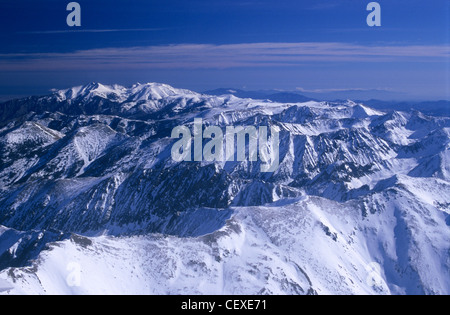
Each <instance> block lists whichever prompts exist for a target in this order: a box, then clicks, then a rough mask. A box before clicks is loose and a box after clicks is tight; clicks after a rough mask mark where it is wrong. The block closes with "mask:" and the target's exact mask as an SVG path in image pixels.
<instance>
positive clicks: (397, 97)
mask: <svg viewBox="0 0 450 315" xmlns="http://www.w3.org/2000/svg"><path fill="white" fill-rule="evenodd" d="M90 83H99V84H102V85H109V86H111V85H114V84H118V83H104V82H96V81H90V82H84V83H82V84H75V85H72V86H65V87H62V88H50V89H44V90H42V91H41V92H39V91H36V92H35V93H29V94H11V95H1V94H0V102H1V103H4V102H7V101H11V100H15V99H23V98H27V97H43V96H47V95H51V94H53V92H54V91H59V90H66V89H70V88H73V87H79V86H86V85H88V84H90ZM147 83H160V84H167V85H170V86H172V87H174V88H177V89H186V90H191V91H193V92H197V93H208V92H212V91H220V90H224V91H227V90H230V91H243V92H247V93H261V94H267V95H271V94H275V93H288V94H296V95H299V96H305V97H308V98H311V99H316V100H318V101H336V100H347V99H348V100H352V101H383V102H393V103H394V102H395V103H402V102H410V103H422V102H439V101H445V102H450V97H449V98H448V99H445V98H439V97H435V98H417V97H412V96H408V95H404V94H402V93H396V92H392V91H389V90H382V89H357V88H355V89H348V90H345V89H324V90H320V89H318V90H311V91H309V90H308V91H302V90H299V89H292V90H284V89H276V88H273V89H249V88H246V87H229V86H228V87H226V86H219V87H217V88H211V89H202V90H198V89H191V88H187V87H184V86H180V85H172V84H169V83H165V82H154V81H151V82H150V81H149V82H139V81H136V82H134V83H130V84H118V85H121V86H124V87H131V86H133V85H134V84H147ZM346 93H348V96H352V94H353V93H357V94H361V95H364V94H365V93H367V94H368V95H367V96H363V97H361V96H360V97H356V98H355V97H346V96H345V95H346ZM373 93H380V94H385V96H383V95H381V96H380V95H379V96H378V97H377V96H374V95H373ZM225 94H226V93H225ZM230 94H233V93H230ZM336 94H338V95H336ZM324 95H325V96H324ZM387 95H391V97H388V96H387Z"/></svg>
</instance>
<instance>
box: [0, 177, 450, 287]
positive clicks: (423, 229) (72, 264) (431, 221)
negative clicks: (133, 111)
mask: <svg viewBox="0 0 450 315" xmlns="http://www.w3.org/2000/svg"><path fill="white" fill-rule="evenodd" d="M402 181H403V182H404V183H405V184H400V185H397V186H395V187H393V188H392V189H390V190H388V191H387V192H383V193H377V194H373V195H371V196H368V197H366V198H364V199H363V200H360V201H358V202H356V201H351V202H347V203H344V204H342V203H338V202H334V201H329V200H326V199H324V198H320V197H303V198H300V199H293V200H286V201H285V202H284V204H275V205H269V206H260V207H244V208H235V209H233V210H234V211H235V212H234V215H233V216H232V218H231V219H230V220H228V221H227V223H226V225H225V226H224V227H223V228H221V229H219V230H218V231H216V232H213V233H211V234H208V235H205V236H199V237H194V238H183V237H175V236H164V235H160V234H153V235H147V236H134V237H119V238H115V237H107V236H101V237H94V238H84V237H80V236H76V235H73V236H72V237H71V239H68V240H66V241H63V242H58V243H54V244H51V245H50V247H51V249H50V250H49V251H44V252H42V253H41V255H40V256H39V259H38V260H36V261H35V262H34V264H33V266H32V267H28V268H12V269H9V270H5V271H4V272H2V273H1V274H0V279H2V280H4V281H6V282H7V283H9V287H13V288H14V289H12V290H5V291H4V293H8V294H22V293H27V294H424V293H425V294H448V293H449V292H450V280H449V279H450V275H449V267H450V265H449V256H448V245H449V242H450V239H449V233H448V225H447V224H446V222H445V221H446V218H448V215H449V213H448V212H445V211H441V210H438V209H437V208H436V207H434V206H433V205H431V204H429V203H427V202H426V200H421V199H418V198H416V196H414V195H412V194H411V193H409V192H408V191H406V190H405V188H404V185H411V186H414V187H427V184H426V183H424V182H423V181H422V180H411V179H407V178H403V179H402ZM406 181H407V182H406ZM441 184H444V183H441ZM444 185H446V184H444ZM447 188H448V187H447ZM418 189H419V188H418ZM420 193H421V196H423V197H422V199H426V198H427V196H428V197H431V196H432V195H433V192H432V191H428V190H427V189H426V188H425V190H421V191H420ZM442 198H443V199H445V200H443V201H445V202H449V201H450V200H449V197H448V196H445V197H442ZM368 203H373V204H377V209H376V211H375V212H373V213H366V212H365V211H366V209H365V208H364V205H365V204H368Z"/></svg>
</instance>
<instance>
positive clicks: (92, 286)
mask: <svg viewBox="0 0 450 315" xmlns="http://www.w3.org/2000/svg"><path fill="white" fill-rule="evenodd" d="M195 118H201V119H202V121H203V122H204V124H205V125H207V126H218V127H221V128H225V127H226V126H236V127H237V126H255V127H260V126H267V127H273V128H276V129H277V130H279V131H280V166H279V168H278V169H277V170H276V171H275V172H273V173H261V172H260V169H261V167H260V166H261V161H248V160H246V161H236V159H235V160H234V161H233V162H223V161H219V162H207V161H203V162H175V161H173V160H172V159H171V148H172V146H173V144H174V142H175V141H176V139H172V138H171V132H172V130H173V128H174V127H176V126H187V127H188V128H192V127H193V122H194V119H195ZM449 128H450V118H448V117H431V116H426V115H424V114H422V113H420V112H418V111H409V112H396V111H379V110H375V109H372V108H370V107H369V106H366V105H364V104H359V103H355V102H352V101H346V102H317V101H308V102H304V103H280V102H274V101H270V100H253V99H250V98H246V99H241V98H237V97H235V96H232V95H221V96H213V95H207V94H199V93H195V92H192V91H188V90H182V89H175V88H173V87H170V86H168V85H164V84H157V83H149V84H136V85H133V86H131V87H123V86H119V85H111V86H107V85H102V84H99V83H92V84H88V85H86V86H80V87H74V88H71V89H67V90H60V91H54V92H53V93H52V94H51V95H48V96H43V97H29V98H26V99H19V100H14V101H9V102H6V103H2V104H0V269H1V270H3V271H2V272H0V279H1V280H2V282H5V281H6V282H7V283H9V284H8V286H6V285H5V287H8V290H6V289H5V290H4V292H10V293H20V292H26V293H42V292H47V293H70V292H72V293H73V292H77V293H114V292H116V293H117V292H118V293H133V292H134V293H144V294H145V293H153V294H160V293H174V294H177V293H181V292H183V293H192V294H198V293H202V294H222V293H228V294H264V293H266V294H326V293H341V294H346V293H348V294H358V293H370V294H378V293H383V294H448V293H449V292H450V282H449V279H450V277H449V276H448V270H449V267H450V266H449V260H448V252H449V250H450V248H449V244H450V242H449V237H448V236H449V216H450V210H449V209H450V207H449V206H450V197H449V194H448V191H449V189H450V182H449V180H450V179H449V176H450V164H449V160H450V154H449V149H450V141H449V139H450V138H449V134H450V129H449ZM49 249H51V250H49ZM71 262H79V264H80V266H79V267H80V268H81V269H82V270H83V275H85V276H86V275H87V276H88V278H84V282H83V281H82V282H81V284H79V285H78V286H76V287H75V288H74V287H73V286H71V285H70V284H68V283H67V282H65V281H59V282H58V281H52V280H51V279H54V277H59V278H61V279H65V277H66V276H67V268H66V267H67V266H68V264H70V263H71ZM99 262H101V263H99ZM133 270H134V271H133ZM95 279H97V280H95ZM106 279H109V280H108V282H107V283H109V286H108V287H103V286H102V285H101V283H104V281H106ZM113 279H114V280H113ZM192 279H196V280H195V281H192ZM199 283H203V284H205V285H199ZM11 288H12V289H11ZM1 290H2V289H1V287H0V291H1ZM120 290H122V291H120Z"/></svg>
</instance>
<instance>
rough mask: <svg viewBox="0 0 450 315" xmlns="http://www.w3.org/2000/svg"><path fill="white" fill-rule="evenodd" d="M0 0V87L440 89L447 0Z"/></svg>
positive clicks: (429, 93) (448, 48)
mask: <svg viewBox="0 0 450 315" xmlns="http://www.w3.org/2000/svg"><path fill="white" fill-rule="evenodd" d="M69 2H70V1H69V0H40V1H37V0H14V1H12V0H11V1H9V0H8V1H6V0H1V1H0V41H1V43H2V45H0V98H2V97H3V98H5V97H7V95H28V94H45V93H47V92H48V91H49V90H50V89H51V88H66V87H69V86H72V85H81V84H85V83H87V82H91V81H97V82H102V83H120V84H124V85H131V84H133V83H135V82H138V81H139V82H153V81H156V82H164V83H169V84H172V85H174V86H177V87H183V88H190V89H193V90H197V91H202V90H207V89H213V88H218V87H233V88H246V89H283V90H294V89H299V90H304V91H335V90H345V89H358V90H365V89H368V90H370V89H380V90H386V91H390V92H392V93H393V95H394V94H395V93H397V95H398V96H397V97H403V98H405V99H442V98H447V99H450V95H449V86H450V80H449V56H450V43H449V29H450V25H449V20H450V12H449V10H450V0H432V1H427V0H380V1H378V2H379V3H380V4H381V8H382V27H380V28H370V27H368V26H367V24H366V17H367V15H368V13H369V12H367V11H366V6H367V4H368V3H369V2H370V1H369V0H327V1H325V0H278V1H274V0H271V1H268V0H240V1H236V0H234V1H216V0H207V1H204V0H185V1H179V0H162V1H151V0H124V1H112V0H109V1H107V0H79V1H77V2H79V3H80V5H81V8H82V15H81V20H82V27H81V28H70V27H68V26H67V24H66V17H67V14H68V13H69V12H67V11H66V6H67V4H68V3H69Z"/></svg>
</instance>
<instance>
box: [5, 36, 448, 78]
mask: <svg viewBox="0 0 450 315" xmlns="http://www.w3.org/2000/svg"><path fill="white" fill-rule="evenodd" d="M448 58H450V46H449V45H427V46H419V45H415V46H395V45H386V46H363V45H354V44H345V43H332V42H330V43H317V42H309V43H251V44H245V43H244V44H229V45H211V44H178V45H163V46H147V47H131V48H102V49H91V50H80V51H75V52H70V53H30V54H27V53H17V54H0V70H3V71H5V70H9V71H18V70H24V71H31V70H82V69H87V70H96V69H97V70H109V69H117V70H121V69H124V70H125V69H210V68H213V69H225V68H236V67H293V66H301V65H305V64H308V65H311V64H314V63H330V62H346V63H352V62H366V63H367V62H372V63H373V62H408V61H410V62H446V60H448Z"/></svg>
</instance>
